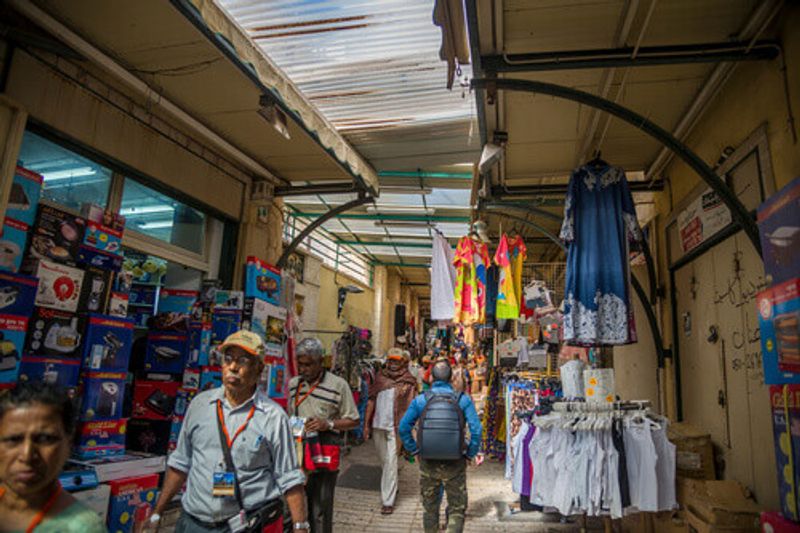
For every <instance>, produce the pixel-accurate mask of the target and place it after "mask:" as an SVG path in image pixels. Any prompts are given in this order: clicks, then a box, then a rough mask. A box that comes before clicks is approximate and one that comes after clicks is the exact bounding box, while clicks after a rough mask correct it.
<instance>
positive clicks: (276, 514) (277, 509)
mask: <svg viewBox="0 0 800 533" xmlns="http://www.w3.org/2000/svg"><path fill="white" fill-rule="evenodd" d="M184 512H185V511H184ZM246 512H247V518H251V517H252V516H253V515H256V514H259V515H261V516H262V519H261V523H262V524H263V525H265V526H266V525H269V524H271V523H272V522H274V521H275V520H277V519H278V518H280V516H281V513H283V500H281V499H280V498H275V499H274V500H270V501H268V502H267V503H265V504H264V505H262V506H261V507H257V508H256V509H251V510H248V511H246ZM186 515H187V516H188V517H189V518H191V520H192V521H193V522H197V523H198V524H199V525H201V526H203V527H204V528H206V529H218V528H227V527H228V520H222V521H221V522H206V521H205V520H200V519H199V518H197V517H196V516H194V515H193V514H191V513H188V512H187V513H186Z"/></svg>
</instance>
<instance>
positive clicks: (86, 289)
mask: <svg viewBox="0 0 800 533" xmlns="http://www.w3.org/2000/svg"><path fill="white" fill-rule="evenodd" d="M113 283H114V273H113V272H110V271H108V270H102V269H99V268H97V267H93V266H90V267H86V270H85V272H84V275H83V287H82V289H81V296H80V299H79V300H78V309H80V310H81V312H87V313H100V314H105V313H107V312H108V300H109V298H110V297H111V285H112V284H113Z"/></svg>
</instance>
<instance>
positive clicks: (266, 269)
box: [244, 255, 281, 305]
mask: <svg viewBox="0 0 800 533" xmlns="http://www.w3.org/2000/svg"><path fill="white" fill-rule="evenodd" d="M244 295H245V297H246V298H247V297H254V298H261V299H262V300H265V301H267V302H269V303H271V304H272V305H280V303H281V271H280V269H278V268H277V267H275V266H272V265H270V264H269V263H266V262H264V261H262V260H261V259H259V258H257V257H255V256H252V255H251V256H249V257H248V258H247V263H246V265H245V277H244Z"/></svg>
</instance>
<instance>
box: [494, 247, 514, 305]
mask: <svg viewBox="0 0 800 533" xmlns="http://www.w3.org/2000/svg"><path fill="white" fill-rule="evenodd" d="M494 263H495V264H496V265H497V266H498V268H499V271H500V279H499V282H498V284H497V318H498V319H501V318H506V319H512V320H513V319H517V318H519V300H517V295H516V292H515V291H514V275H513V273H512V271H511V255H510V252H509V249H508V239H507V238H506V236H505V235H503V236H502V237H501V238H500V244H499V245H498V247H497V252H496V253H495V254H494Z"/></svg>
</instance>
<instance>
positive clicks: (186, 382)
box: [183, 368, 200, 391]
mask: <svg viewBox="0 0 800 533" xmlns="http://www.w3.org/2000/svg"><path fill="white" fill-rule="evenodd" d="M183 388H184V389H186V390H194V391H196V390H197V389H199V388H200V369H199V368H187V369H186V370H184V371H183Z"/></svg>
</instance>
